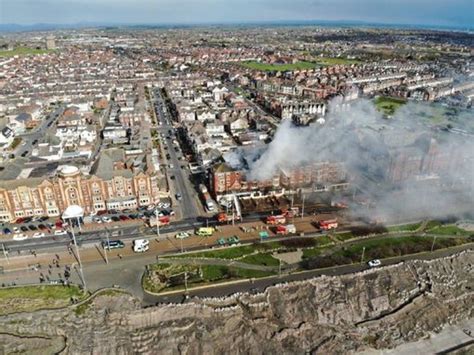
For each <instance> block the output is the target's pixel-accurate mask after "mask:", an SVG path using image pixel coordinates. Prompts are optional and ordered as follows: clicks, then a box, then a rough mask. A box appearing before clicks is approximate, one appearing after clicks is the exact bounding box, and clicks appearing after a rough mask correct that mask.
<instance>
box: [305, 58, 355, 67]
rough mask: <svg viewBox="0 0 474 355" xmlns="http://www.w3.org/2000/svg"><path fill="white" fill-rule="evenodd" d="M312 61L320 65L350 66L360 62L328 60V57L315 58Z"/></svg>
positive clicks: (339, 59) (338, 59)
mask: <svg viewBox="0 0 474 355" xmlns="http://www.w3.org/2000/svg"><path fill="white" fill-rule="evenodd" d="M314 61H315V62H316V63H318V64H321V65H328V66H330V65H351V64H358V63H360V60H357V59H347V58H330V57H322V58H319V57H318V58H315V59H314Z"/></svg>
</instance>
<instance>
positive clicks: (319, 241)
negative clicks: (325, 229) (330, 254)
mask: <svg viewBox="0 0 474 355" xmlns="http://www.w3.org/2000/svg"><path fill="white" fill-rule="evenodd" d="M314 241H315V244H316V246H317V247H322V246H324V245H328V244H331V243H332V242H333V241H332V240H331V238H329V237H328V236H327V235H323V236H320V237H316V238H314Z"/></svg>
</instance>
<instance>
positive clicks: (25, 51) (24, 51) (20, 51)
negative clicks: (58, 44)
mask: <svg viewBox="0 0 474 355" xmlns="http://www.w3.org/2000/svg"><path fill="white" fill-rule="evenodd" d="M53 51H54V50H48V49H36V48H28V47H18V48H15V49H13V50H11V51H8V50H3V51H0V57H13V56H15V55H36V54H45V53H51V52H53Z"/></svg>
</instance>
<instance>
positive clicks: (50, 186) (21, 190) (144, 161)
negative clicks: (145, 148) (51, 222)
mask: <svg viewBox="0 0 474 355" xmlns="http://www.w3.org/2000/svg"><path fill="white" fill-rule="evenodd" d="M159 198H160V196H159V188H158V175H157V174H156V173H155V171H154V169H153V167H152V164H151V163H149V162H148V157H146V156H136V157H133V158H127V157H126V156H125V152H124V151H123V150H122V149H109V150H105V151H104V152H103V153H102V154H101V156H100V158H99V159H98V160H97V161H96V163H95V164H94V165H93V166H92V169H91V170H90V172H89V173H84V172H82V171H81V170H80V169H79V168H77V167H75V166H71V165H65V166H62V167H60V168H59V169H57V171H55V174H54V175H52V176H51V177H48V176H45V177H33V178H31V177H30V178H20V179H14V180H2V181H0V220H1V221H14V220H15V219H17V218H20V217H26V216H60V215H61V213H62V212H63V211H64V210H65V209H66V208H67V207H68V206H70V205H80V206H82V207H83V208H84V211H85V213H86V214H89V213H91V212H97V211H101V210H106V209H109V210H110V209H114V210H123V209H134V208H137V207H139V206H147V205H149V204H152V203H157V202H158V201H159Z"/></svg>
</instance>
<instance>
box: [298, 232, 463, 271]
mask: <svg viewBox="0 0 474 355" xmlns="http://www.w3.org/2000/svg"><path fill="white" fill-rule="evenodd" d="M433 240H434V238H431V237H417V236H403V237H382V238H377V239H369V240H363V241H359V242H357V243H353V244H349V245H347V246H342V247H341V248H337V249H336V248H335V249H333V251H332V253H325V255H319V253H318V250H317V249H316V250H305V253H304V254H303V256H304V260H303V264H302V266H303V268H305V269H317V268H324V267H331V266H335V265H346V264H352V263H359V262H360V261H361V258H362V253H364V261H367V260H371V259H384V258H388V257H394V256H402V255H409V254H416V253H421V252H427V251H430V250H431V247H432V246H433V250H437V249H444V248H449V247H453V246H457V245H462V244H466V243H469V242H470V240H469V239H468V238H464V237H459V238H443V237H438V238H436V240H435V243H434V244H433ZM364 248H365V250H364ZM363 250H364V251H363Z"/></svg>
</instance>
